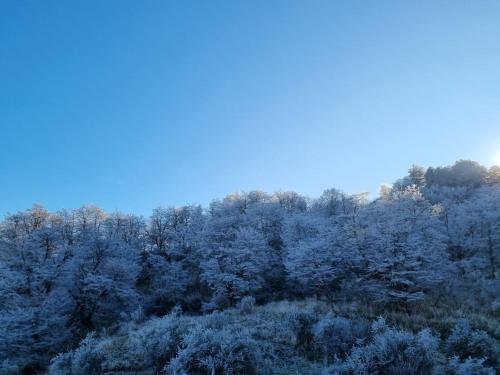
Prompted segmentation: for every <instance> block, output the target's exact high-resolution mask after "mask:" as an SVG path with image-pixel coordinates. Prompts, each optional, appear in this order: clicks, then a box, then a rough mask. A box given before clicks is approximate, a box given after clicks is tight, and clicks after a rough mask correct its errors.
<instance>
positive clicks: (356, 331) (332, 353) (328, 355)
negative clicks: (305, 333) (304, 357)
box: [312, 313, 369, 363]
mask: <svg viewBox="0 0 500 375" xmlns="http://www.w3.org/2000/svg"><path fill="white" fill-rule="evenodd" d="M312 332H313V335H314V341H315V343H316V344H317V345H318V347H319V348H320V350H321V352H322V354H323V359H324V362H325V363H326V362H328V361H331V360H334V359H336V358H346V357H347V356H348V355H349V353H350V351H351V349H352V347H353V346H354V345H356V344H358V345H359V344H362V343H363V341H364V340H365V339H366V337H367V336H368V334H369V327H368V325H367V324H366V323H364V322H362V321H353V320H350V319H346V318H343V317H336V316H333V314H332V313H329V314H327V315H326V316H325V317H324V318H323V319H321V320H320V321H319V322H318V323H316V324H315V325H314V326H313V327H312Z"/></svg>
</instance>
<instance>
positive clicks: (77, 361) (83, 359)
mask: <svg viewBox="0 0 500 375" xmlns="http://www.w3.org/2000/svg"><path fill="white" fill-rule="evenodd" d="M109 344H110V341H109V340H99V339H97V338H96V336H95V334H93V333H91V334H89V335H88V336H87V337H86V338H85V339H84V340H83V341H82V342H81V344H80V346H79V347H78V348H77V349H76V350H75V351H73V352H69V353H65V354H60V355H58V356H57V357H56V358H54V359H53V360H52V363H51V365H50V367H49V374H54V375H80V374H81V375H99V374H102V372H103V371H102V369H103V368H102V365H103V362H104V360H105V358H106V356H105V352H106V350H105V347H106V346H107V345H109Z"/></svg>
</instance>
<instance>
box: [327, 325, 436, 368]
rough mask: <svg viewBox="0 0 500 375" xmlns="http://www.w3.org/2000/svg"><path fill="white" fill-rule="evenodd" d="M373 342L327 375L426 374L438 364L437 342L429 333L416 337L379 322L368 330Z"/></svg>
mask: <svg viewBox="0 0 500 375" xmlns="http://www.w3.org/2000/svg"><path fill="white" fill-rule="evenodd" d="M372 331H373V334H374V336H373V339H372V341H371V342H370V343H369V344H368V345H365V346H358V347H355V348H354V349H353V350H352V352H351V354H350V355H349V356H348V358H347V359H346V360H345V361H343V362H340V363H338V364H334V365H333V366H332V367H331V368H330V373H331V374H345V375H347V374H353V375H354V374H387V375H419V374H420V375H424V374H429V373H431V371H432V370H433V369H434V367H435V366H436V365H437V363H438V361H439V359H440V358H439V339H438V338H437V337H435V336H433V335H432V334H431V332H430V331H429V330H422V331H420V332H419V333H417V334H412V333H411V332H408V331H404V330H398V329H393V328H388V327H387V326H385V324H384V322H383V321H382V320H379V321H377V322H375V324H374V327H372Z"/></svg>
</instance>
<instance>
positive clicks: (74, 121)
mask: <svg viewBox="0 0 500 375" xmlns="http://www.w3.org/2000/svg"><path fill="white" fill-rule="evenodd" d="M499 152H500V2H499V1H493V0H491V1H490V0H482V1H455V0H453V1H436V0H432V1H412V2H410V1H368V0H367V1H330V0H328V1H315V0H313V1H304V0H301V1H290V0H286V1H278V0H275V1H269V0H265V1H260V0H251V1H250V0H245V1H243V0H231V1H202V0H198V1H194V0H193V1H124V0H119V1H118V0H116V1H111V0H107V1H97V0H96V1H48V0H44V1H37V0H31V1H18V0H3V1H0V215H3V214H5V213H6V212H8V211H10V212H13V211H17V210H21V209H26V208H28V207H30V206H31V205H32V204H33V203H41V204H44V205H45V206H46V207H47V208H49V209H51V210H57V209H60V208H63V207H66V208H73V207H77V206H79V205H81V204H84V203H87V204H96V205H99V206H101V207H103V208H104V209H106V210H111V211H112V210H121V211H125V212H134V213H138V214H143V215H149V213H150V211H151V209H152V208H154V207H157V206H160V205H163V206H168V205H181V204H187V203H202V204H207V203H208V202H209V201H210V200H211V199H212V198H217V197H223V196H224V195H226V194H227V193H230V192H232V191H237V190H251V189H262V190H265V191H268V192H272V191H276V190H280V189H282V190H287V189H292V190H295V191H298V192H300V193H303V194H306V195H309V196H313V197H314V196H318V195H319V194H320V193H321V192H322V191H323V190H324V189H326V188H329V187H337V188H340V189H342V190H344V191H346V192H349V193H354V192H362V191H372V192H374V193H375V194H376V192H377V190H378V186H379V185H380V184H381V183H383V182H390V181H393V180H394V179H396V178H398V177H401V176H403V175H404V174H405V173H406V170H407V168H408V167H409V165H411V164H413V163H417V164H421V165H423V166H430V165H446V164H450V163H452V162H454V161H455V160H456V159H459V158H466V159H474V160H477V161H479V162H481V163H483V164H485V165H488V166H489V165H492V164H494V163H495V158H500V157H499V155H500V154H499ZM495 155H496V156H495Z"/></svg>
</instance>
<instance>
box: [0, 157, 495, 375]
mask: <svg viewBox="0 0 500 375" xmlns="http://www.w3.org/2000/svg"><path fill="white" fill-rule="evenodd" d="M499 266H500V168H499V167H492V168H490V169H487V168H485V167H483V166H481V165H479V164H478V163H475V162H472V161H464V160H462V161H458V162H457V163H455V164H454V165H452V166H447V167H437V168H428V169H424V168H422V167H418V166H412V167H411V168H410V169H409V171H408V175H406V176H404V177H402V178H401V179H399V180H398V181H395V182H394V184H392V186H390V187H389V186H385V187H383V188H382V189H381V192H380V197H378V198H377V199H375V200H373V201H369V200H368V199H367V195H366V194H353V195H349V194H345V193H343V192H340V191H338V190H335V189H329V190H326V191H325V192H324V193H323V195H322V196H320V197H319V198H315V199H311V198H307V197H304V196H301V195H300V194H298V193H295V192H277V193H274V194H266V193H264V192H260V191H252V192H248V193H235V194H231V195H229V196H227V197H225V198H224V199H222V200H214V201H213V202H212V203H211V204H210V206H209V207H207V208H203V207H201V206H197V205H191V206H184V207H168V208H158V209H155V210H154V211H153V213H152V214H151V216H150V217H149V218H148V219H145V218H143V217H140V216H135V215H130V214H122V213H111V214H108V213H105V212H104V211H102V210H100V209H99V208H97V207H92V206H84V207H81V208H79V209H75V210H71V211H69V210H63V211H59V212H49V211H47V210H46V209H44V208H43V207H42V206H34V207H33V208H31V209H29V210H26V211H23V212H17V213H14V214H9V215H7V216H6V217H5V219H4V220H3V221H2V222H1V223H0V272H1V275H2V278H1V279H0V359H1V361H0V373H5V374H17V373H23V374H35V373H47V372H48V373H51V374H102V373H117V374H132V373H141V374H153V373H166V374H171V375H181V374H194V375H196V374H200V375H201V374H210V375H215V374H224V375H226V374H228V375H229V374H332V375H333V374H429V373H437V374H441V373H446V374H494V373H495V372H497V373H498V372H499V371H500V363H499V359H500V341H499V340H500V319H499V318H500V283H499V277H500V274H499V269H500V267H499Z"/></svg>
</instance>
